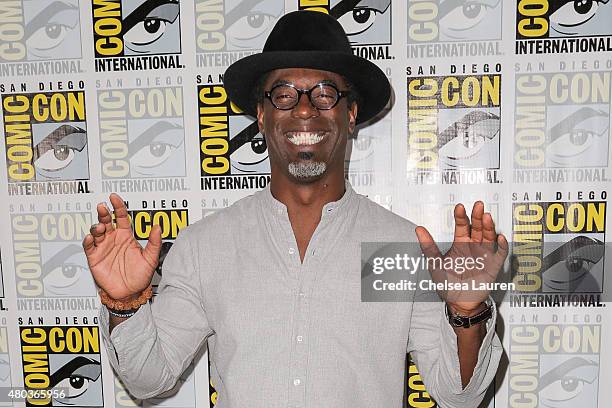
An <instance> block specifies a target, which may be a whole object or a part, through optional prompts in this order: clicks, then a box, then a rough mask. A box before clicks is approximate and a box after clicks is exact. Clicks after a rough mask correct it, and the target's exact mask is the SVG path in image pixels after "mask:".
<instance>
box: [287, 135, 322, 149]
mask: <svg viewBox="0 0 612 408" xmlns="http://www.w3.org/2000/svg"><path fill="white" fill-rule="evenodd" d="M287 136H288V139H289V141H290V142H291V143H293V144H294V145H297V146H304V145H313V144H316V143H319V142H320V141H321V140H323V134H321V133H312V132H294V133H288V134H287Z"/></svg>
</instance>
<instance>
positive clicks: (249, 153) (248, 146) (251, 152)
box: [231, 135, 268, 173]
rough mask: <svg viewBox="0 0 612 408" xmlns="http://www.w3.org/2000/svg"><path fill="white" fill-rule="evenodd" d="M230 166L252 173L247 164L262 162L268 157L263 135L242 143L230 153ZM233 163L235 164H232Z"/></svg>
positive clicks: (252, 164)
mask: <svg viewBox="0 0 612 408" xmlns="http://www.w3.org/2000/svg"><path fill="white" fill-rule="evenodd" d="M231 157H232V166H234V167H235V168H236V169H238V170H241V171H244V172H247V173H253V172H255V170H250V169H249V166H254V165H256V164H259V163H262V162H263V161H265V160H266V159H267V158H268V146H267V145H266V141H265V139H264V138H263V136H261V135H260V136H256V137H254V138H253V139H252V140H251V141H250V142H248V143H245V144H243V145H242V146H241V147H240V148H238V149H237V150H236V151H235V152H234V153H233V154H232V156H231ZM234 162H235V164H237V165H234Z"/></svg>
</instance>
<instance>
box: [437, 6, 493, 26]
mask: <svg viewBox="0 0 612 408" xmlns="http://www.w3.org/2000/svg"><path fill="white" fill-rule="evenodd" d="M490 8H491V7H490V6H488V5H486V4H483V3H479V2H465V3H463V4H462V5H459V6H457V7H455V8H454V9H452V10H451V11H450V12H449V13H448V14H446V15H445V16H444V17H442V18H441V19H440V25H443V26H444V27H445V28H446V29H448V30H453V31H464V30H469V29H471V28H472V27H474V26H476V25H478V24H480V22H481V21H482V20H483V19H484V18H485V17H486V15H487V12H488V11H489V9H490Z"/></svg>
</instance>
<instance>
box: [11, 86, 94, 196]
mask: <svg viewBox="0 0 612 408" xmlns="http://www.w3.org/2000/svg"><path fill="white" fill-rule="evenodd" d="M0 89H2V88H0ZM2 113H3V117H4V128H3V130H4V140H5V145H6V169H7V173H8V182H9V184H8V192H9V195H32V194H33V195H36V194H77V193H88V192H89V188H88V184H87V181H88V180H89V162H88V154H87V125H86V120H85V119H86V115H85V92H84V91H77V90H75V91H67V92H41V93H16V94H3V95H2ZM79 180H80V181H79Z"/></svg>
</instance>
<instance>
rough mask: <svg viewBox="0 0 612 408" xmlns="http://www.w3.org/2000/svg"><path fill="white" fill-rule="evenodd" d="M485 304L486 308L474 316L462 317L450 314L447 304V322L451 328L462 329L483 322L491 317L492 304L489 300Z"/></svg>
mask: <svg viewBox="0 0 612 408" xmlns="http://www.w3.org/2000/svg"><path fill="white" fill-rule="evenodd" d="M485 304H486V305H487V308H486V309H484V310H483V311H482V312H480V313H478V314H476V315H474V316H462V315H460V314H457V313H452V312H451V311H450V309H449V307H448V304H447V305H446V317H448V322H449V323H450V325H451V326H453V327H463V328H465V329H467V328H468V327H471V326H473V325H475V324H478V323H480V322H484V321H485V320H488V319H490V318H491V317H492V316H493V303H492V302H491V300H490V299H487V300H486V301H485Z"/></svg>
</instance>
